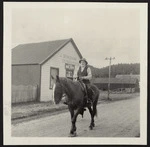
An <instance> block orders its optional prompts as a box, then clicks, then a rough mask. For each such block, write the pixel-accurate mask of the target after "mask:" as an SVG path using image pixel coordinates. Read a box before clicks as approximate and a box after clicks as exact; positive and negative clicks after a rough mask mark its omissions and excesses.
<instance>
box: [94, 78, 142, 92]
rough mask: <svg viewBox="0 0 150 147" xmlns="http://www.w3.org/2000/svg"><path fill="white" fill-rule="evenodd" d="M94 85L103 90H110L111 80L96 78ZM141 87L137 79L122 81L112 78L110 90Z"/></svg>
mask: <svg viewBox="0 0 150 147" xmlns="http://www.w3.org/2000/svg"><path fill="white" fill-rule="evenodd" d="M92 82H93V84H95V85H96V86H97V87H98V88H99V89H101V90H108V83H109V78H95V79H93V81H92ZM138 87H139V81H138V80H137V79H134V78H133V79H121V78H110V90H119V89H125V90H128V89H130V90H131V91H133V88H134V89H135V88H138Z"/></svg>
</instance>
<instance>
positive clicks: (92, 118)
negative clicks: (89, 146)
mask: <svg viewBox="0 0 150 147" xmlns="http://www.w3.org/2000/svg"><path fill="white" fill-rule="evenodd" d="M88 109H89V112H90V114H91V123H90V126H89V128H90V130H92V129H93V127H94V126H95V124H94V114H93V110H92V108H91V107H88Z"/></svg>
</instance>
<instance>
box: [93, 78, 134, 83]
mask: <svg viewBox="0 0 150 147" xmlns="http://www.w3.org/2000/svg"><path fill="white" fill-rule="evenodd" d="M108 82H109V78H96V79H94V80H93V83H103V84H106V83H108ZM110 83H112V84H135V83H136V79H119V78H110Z"/></svg>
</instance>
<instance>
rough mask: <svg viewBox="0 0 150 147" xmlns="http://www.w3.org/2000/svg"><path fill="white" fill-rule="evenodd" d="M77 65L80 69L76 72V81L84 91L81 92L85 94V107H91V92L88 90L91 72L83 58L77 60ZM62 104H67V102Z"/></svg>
mask: <svg viewBox="0 0 150 147" xmlns="http://www.w3.org/2000/svg"><path fill="white" fill-rule="evenodd" d="M79 63H80V67H79V69H78V71H77V77H76V80H78V81H79V82H80V84H81V86H82V87H83V89H84V90H83V91H84V93H85V105H86V104H87V105H91V103H92V100H91V96H92V91H91V89H90V80H91V79H92V72H91V69H90V67H89V66H88V62H87V61H86V59H85V58H82V59H81V60H79ZM64 103H65V104H67V101H66V102H64Z"/></svg>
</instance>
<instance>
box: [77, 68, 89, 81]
mask: <svg viewBox="0 0 150 147" xmlns="http://www.w3.org/2000/svg"><path fill="white" fill-rule="evenodd" d="M89 75H91V69H90V68H89V67H88V66H86V67H85V68H84V69H81V67H79V70H78V72H77V76H78V77H85V76H89ZM82 81H83V82H84V83H85V84H89V83H90V78H87V79H83V80H82Z"/></svg>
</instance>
